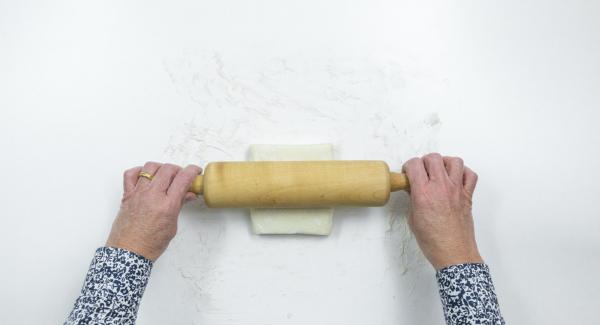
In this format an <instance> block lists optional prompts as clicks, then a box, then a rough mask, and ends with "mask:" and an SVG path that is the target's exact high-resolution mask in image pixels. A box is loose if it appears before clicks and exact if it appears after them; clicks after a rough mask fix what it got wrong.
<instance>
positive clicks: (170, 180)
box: [106, 162, 202, 261]
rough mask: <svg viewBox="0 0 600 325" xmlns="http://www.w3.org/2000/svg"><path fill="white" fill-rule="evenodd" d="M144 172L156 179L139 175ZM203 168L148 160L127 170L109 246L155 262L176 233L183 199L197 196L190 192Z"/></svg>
mask: <svg viewBox="0 0 600 325" xmlns="http://www.w3.org/2000/svg"><path fill="white" fill-rule="evenodd" d="M141 171H144V172H146V173H149V174H150V175H153V179H152V180H150V179H147V178H144V177H140V176H139V175H140V172H141ZM201 171H202V169H201V168H200V167H198V166H194V165H190V166H187V167H186V168H181V167H179V166H175V165H171V164H160V163H155V162H147V163H146V164H145V165H144V167H135V168H132V169H129V170H127V171H125V174H124V176H123V183H124V193H123V200H122V203H121V209H120V211H119V214H118V215H117V217H116V219H115V221H114V222H113V225H112V229H111V232H110V235H109V236H108V240H107V241H106V246H109V247H117V248H123V249H126V250H129V251H132V252H134V253H137V254H140V255H142V256H144V257H146V258H148V259H150V260H152V261H155V260H156V259H157V258H158V257H159V256H160V255H161V254H162V253H163V252H164V251H165V249H166V248H167V246H168V245H169V242H170V241H171V239H173V237H175V234H176V233H177V218H178V216H179V211H180V210H181V206H182V205H183V203H184V202H186V201H189V200H193V199H195V198H196V195H195V194H194V193H190V192H188V189H189V188H190V186H191V184H192V182H193V181H194V179H195V178H196V176H198V174H200V173H201Z"/></svg>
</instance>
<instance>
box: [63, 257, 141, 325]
mask: <svg viewBox="0 0 600 325" xmlns="http://www.w3.org/2000/svg"><path fill="white" fill-rule="evenodd" d="M151 269H152V262H151V261H150V260H148V259H146V258H144V257H142V256H140V255H137V254H135V253H132V252H129V251H127V250H124V249H119V248H111V247H102V248H99V249H98V250H96V255H95V256H94V259H93V260H92V263H91V265H90V268H89V270H88V273H87V276H86V278H85V282H84V284H83V288H82V289H81V294H80V296H79V298H77V300H76V302H75V306H74V308H73V311H72V312H71V314H70V315H69V317H68V319H67V321H66V322H65V324H66V325H71V324H134V323H135V319H136V316H137V311H138V307H139V303H140V300H141V298H142V295H143V293H144V290H145V288H146V284H147V283H148V278H149V277H150V271H151Z"/></svg>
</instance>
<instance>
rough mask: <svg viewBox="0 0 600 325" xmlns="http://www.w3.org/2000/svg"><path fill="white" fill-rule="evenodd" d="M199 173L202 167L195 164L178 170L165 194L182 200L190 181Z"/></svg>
mask: <svg viewBox="0 0 600 325" xmlns="http://www.w3.org/2000/svg"><path fill="white" fill-rule="evenodd" d="M200 173H202V168H200V167H198V166H196V165H189V166H187V167H185V168H184V169H182V170H180V171H179V173H177V176H175V179H174V180H173V183H171V186H170V187H169V190H168V191H167V195H168V196H170V197H173V198H174V199H176V200H179V201H183V199H184V198H185V195H186V193H188V191H189V189H190V186H191V185H192V182H193V181H194V179H196V177H197V176H198V175H200Z"/></svg>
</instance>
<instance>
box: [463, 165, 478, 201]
mask: <svg viewBox="0 0 600 325" xmlns="http://www.w3.org/2000/svg"><path fill="white" fill-rule="evenodd" d="M477 178H478V176H477V174H476V173H475V172H474V171H473V170H471V168H469V167H467V166H465V173H464V175H463V185H464V187H465V189H466V190H467V192H469V194H471V195H473V192H475V186H476V185H477Z"/></svg>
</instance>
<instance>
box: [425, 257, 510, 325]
mask: <svg viewBox="0 0 600 325" xmlns="http://www.w3.org/2000/svg"><path fill="white" fill-rule="evenodd" d="M436 276H437V280H438V285H439V290H440V297H441V299H442V305H443V307H444V316H445V317H446V323H447V324H448V325H455V324H495V325H496V324H498V325H500V324H505V323H504V319H503V318H502V315H501V314H500V308H499V306H498V299H497V298H496V293H495V290H494V284H493V283H492V278H491V276H490V271H489V268H488V266H487V265H485V264H478V263H474V264H458V265H452V266H449V267H446V268H443V269H441V270H440V271H438V272H437V275H436Z"/></svg>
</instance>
